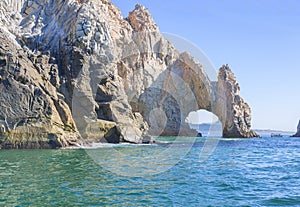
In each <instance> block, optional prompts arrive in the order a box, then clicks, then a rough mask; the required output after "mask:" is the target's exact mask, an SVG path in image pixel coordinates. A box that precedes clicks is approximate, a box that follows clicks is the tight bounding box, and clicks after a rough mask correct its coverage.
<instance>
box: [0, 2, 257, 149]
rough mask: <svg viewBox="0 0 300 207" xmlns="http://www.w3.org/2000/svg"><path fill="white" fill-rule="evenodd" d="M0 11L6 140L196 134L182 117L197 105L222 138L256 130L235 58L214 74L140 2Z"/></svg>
mask: <svg viewBox="0 0 300 207" xmlns="http://www.w3.org/2000/svg"><path fill="white" fill-rule="evenodd" d="M0 18H1V19H0V24H1V27H3V29H1V33H0V42H1V44H0V45H1V46H0V88H1V94H0V99H1V103H0V104H1V106H0V136H1V137H2V138H0V146H2V147H14V148H17V147H23V148H26V147H28V148H29V147H35V148H36V147H39V146H40V147H47V146H48V147H60V146H68V145H71V144H76V143H77V144H78V143H80V142H113V143H117V142H131V143H143V142H147V143H148V142H151V139H152V138H151V137H149V136H148V134H151V135H182V136H195V135H197V132H195V131H193V130H191V129H189V127H188V125H187V123H185V118H186V117H187V116H188V114H189V113H190V112H191V111H196V110H198V109H206V110H208V111H211V112H213V113H215V114H216V115H217V116H218V117H219V118H220V120H221V121H222V123H223V127H224V136H225V137H253V136H257V135H256V134H255V133H254V132H253V131H252V130H251V124H250V121H251V115H250V114H251V112H250V108H249V106H248V105H247V104H246V103H245V102H244V100H243V99H242V98H241V97H240V95H239V86H238V83H237V81H236V78H235V77H234V75H233V74H232V72H231V70H230V69H229V68H228V66H223V67H222V68H221V69H220V72H219V77H218V78H219V79H218V81H217V82H212V81H210V79H209V77H208V75H207V74H206V71H205V68H204V67H203V65H201V64H200V63H198V62H197V61H195V60H194V59H193V58H192V57H191V56H190V55H189V54H188V53H182V54H180V53H179V52H178V51H177V50H176V49H175V48H174V46H173V45H172V44H171V43H170V42H169V41H168V40H166V39H165V38H164V37H163V36H162V35H161V34H160V32H159V28H158V26H157V25H156V24H155V22H154V20H153V18H152V16H151V15H150V13H149V11H148V10H147V9H146V8H145V7H143V6H141V5H137V6H136V8H135V9H134V10H133V11H132V12H130V13H129V16H128V17H127V18H126V19H124V18H123V17H122V16H121V12H120V11H119V10H118V9H117V8H116V7H115V6H114V5H113V4H112V3H111V2H109V1H108V0H101V1H96V0H80V1H79V0H56V1H53V0H28V1H17V0H5V1H2V2H0ZM42 143H43V144H42Z"/></svg>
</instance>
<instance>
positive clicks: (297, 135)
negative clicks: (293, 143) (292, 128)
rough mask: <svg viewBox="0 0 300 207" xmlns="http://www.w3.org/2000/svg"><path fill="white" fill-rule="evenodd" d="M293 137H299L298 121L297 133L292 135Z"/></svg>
mask: <svg viewBox="0 0 300 207" xmlns="http://www.w3.org/2000/svg"><path fill="white" fill-rule="evenodd" d="M293 137H300V120H299V123H298V126H297V133H296V134H294V135H293Z"/></svg>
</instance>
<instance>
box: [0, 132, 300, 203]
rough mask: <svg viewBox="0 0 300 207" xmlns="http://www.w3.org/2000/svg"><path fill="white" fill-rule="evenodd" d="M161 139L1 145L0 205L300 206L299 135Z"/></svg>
mask: <svg viewBox="0 0 300 207" xmlns="http://www.w3.org/2000/svg"><path fill="white" fill-rule="evenodd" d="M162 140H163V141H164V144H159V145H140V146H137V145H103V146H100V148H99V149H86V150H83V149H80V150H19V151H17V150H11V151H3V150H2V151H0V206H300V139H299V138H288V137H286V138H273V139H271V138H260V139H244V140H234V139H227V140H218V142H217V147H216V148H215V149H214V151H212V152H211V155H210V156H209V157H208V158H207V159H206V160H201V159H199V155H200V153H201V151H202V150H203V147H204V146H205V139H196V140H186V141H182V140H181V141H178V142H176V141H175V144H174V143H173V144H170V142H172V139H171V138H162ZM173 141H174V140H173ZM191 142H192V144H191ZM168 150H170V151H168ZM182 151H184V152H185V153H180V152H182ZM164 152H168V153H164ZM170 153H171V154H170ZM151 156H154V157H151ZM158 159H159V160H158ZM156 171H158V172H156ZM157 173H158V174H157Z"/></svg>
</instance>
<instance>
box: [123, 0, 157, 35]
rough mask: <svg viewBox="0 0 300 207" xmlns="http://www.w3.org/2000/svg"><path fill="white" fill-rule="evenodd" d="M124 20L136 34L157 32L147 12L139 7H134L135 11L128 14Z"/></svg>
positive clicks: (155, 25)
mask: <svg viewBox="0 0 300 207" xmlns="http://www.w3.org/2000/svg"><path fill="white" fill-rule="evenodd" d="M126 20H127V21H128V22H129V24H130V25H131V26H132V28H133V29H134V31H136V32H144V31H147V32H158V31H159V29H158V26H157V24H156V23H155V22H154V20H153V17H152V15H151V14H150V12H149V10H148V9H147V8H146V7H144V6H142V5H140V4H137V5H135V9H134V10H133V11H132V12H130V13H129V15H128V17H127V18H126Z"/></svg>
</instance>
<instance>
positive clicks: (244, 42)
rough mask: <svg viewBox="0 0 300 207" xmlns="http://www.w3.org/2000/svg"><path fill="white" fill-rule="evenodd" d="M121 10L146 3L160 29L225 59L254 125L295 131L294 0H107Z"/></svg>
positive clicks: (297, 29)
mask: <svg viewBox="0 0 300 207" xmlns="http://www.w3.org/2000/svg"><path fill="white" fill-rule="evenodd" d="M112 2H113V3H114V4H115V5H117V6H118V7H119V8H120V9H121V11H122V13H123V16H124V17H126V16H127V14H128V12H129V11H131V10H133V9H134V5H135V4H136V3H140V4H142V5H144V6H146V7H147V8H148V9H149V10H150V12H151V14H152V16H153V18H154V20H155V21H156V23H157V24H158V26H159V28H160V30H161V31H162V32H167V33H172V34H176V35H179V36H181V37H183V38H185V39H187V40H189V41H191V42H193V43H194V44H195V45H196V46H197V47H199V48H200V49H201V50H202V51H204V52H205V54H206V55H207V56H208V57H209V58H210V60H211V61H212V63H213V64H214V65H215V66H216V68H219V67H220V66H221V65H222V64H229V66H230V67H231V69H232V70H233V72H234V73H235V75H236V76H237V79H238V82H239V83H240V86H241V95H242V97H243V98H244V99H245V100H246V101H247V102H248V103H249V104H250V107H251V109H252V125H253V128H256V129H281V130H290V131H295V130H296V126H297V124H298V120H299V119H300V96H299V91H300V1H297V0H287V1H283V0H281V1H279V0H260V1H258V0H244V1H240V0H226V1H225V0H210V1H207V0H205V1H202V0H185V1H150V0H139V1H137V0H126V1H124V0H112Z"/></svg>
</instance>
